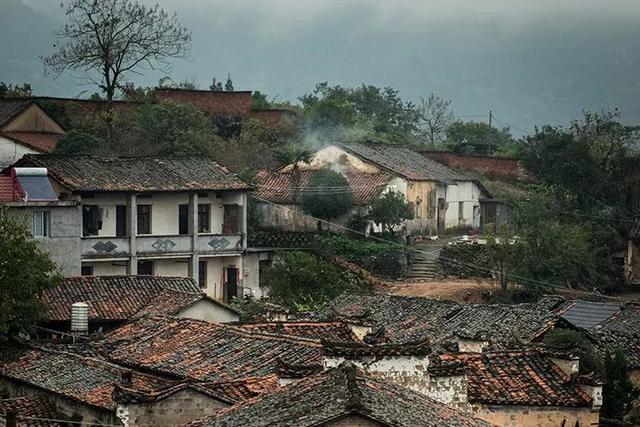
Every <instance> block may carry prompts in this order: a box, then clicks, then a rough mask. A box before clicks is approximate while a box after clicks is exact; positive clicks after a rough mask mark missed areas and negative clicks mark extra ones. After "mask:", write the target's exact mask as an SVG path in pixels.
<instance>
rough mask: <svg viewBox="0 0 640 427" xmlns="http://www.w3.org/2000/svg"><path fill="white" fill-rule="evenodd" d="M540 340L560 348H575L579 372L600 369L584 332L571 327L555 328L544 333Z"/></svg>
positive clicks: (594, 352)
mask: <svg viewBox="0 0 640 427" xmlns="http://www.w3.org/2000/svg"><path fill="white" fill-rule="evenodd" d="M542 342H543V343H544V344H545V345H547V346H549V347H553V348H556V349H560V350H568V349H575V350H576V352H577V355H578V356H579V357H580V372H581V373H588V372H592V371H598V372H600V371H601V367H600V366H599V364H598V356H597V354H596V351H595V348H594V347H593V343H592V342H591V340H589V338H587V336H586V335H585V333H584V332H580V331H574V330H571V329H555V330H553V331H551V332H549V333H547V334H545V336H544V338H543V340H542Z"/></svg>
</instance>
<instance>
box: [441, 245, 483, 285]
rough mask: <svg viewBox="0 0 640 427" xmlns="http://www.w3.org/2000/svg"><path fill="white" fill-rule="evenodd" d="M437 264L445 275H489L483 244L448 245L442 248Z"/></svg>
mask: <svg viewBox="0 0 640 427" xmlns="http://www.w3.org/2000/svg"><path fill="white" fill-rule="evenodd" d="M438 265H439V267H440V270H441V271H442V273H443V274H444V275H445V276H452V277H462V278H464V277H491V263H490V261H489V256H488V254H487V247H486V246H485V245H448V246H445V247H443V248H442V250H441V251H440V255H439V258H438Z"/></svg>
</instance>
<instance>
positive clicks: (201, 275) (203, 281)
mask: <svg viewBox="0 0 640 427" xmlns="http://www.w3.org/2000/svg"><path fill="white" fill-rule="evenodd" d="M198 284H199V285H200V288H202V289H204V288H206V287H207V261H199V262H198Z"/></svg>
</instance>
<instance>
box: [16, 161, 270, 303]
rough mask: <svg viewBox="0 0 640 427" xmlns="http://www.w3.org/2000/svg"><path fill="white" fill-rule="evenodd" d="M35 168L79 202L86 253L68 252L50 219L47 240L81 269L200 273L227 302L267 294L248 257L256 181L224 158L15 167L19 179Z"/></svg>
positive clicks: (63, 195)
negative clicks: (246, 179)
mask: <svg viewBox="0 0 640 427" xmlns="http://www.w3.org/2000/svg"><path fill="white" fill-rule="evenodd" d="M32 168H39V169H38V170H39V171H42V170H46V173H47V175H48V178H49V182H50V186H52V187H53V191H54V193H55V195H56V197H57V200H58V201H65V202H72V203H75V204H77V205H79V210H78V211H77V214H78V216H77V217H76V218H75V220H73V221H75V222H74V224H79V226H78V227H77V228H75V232H76V233H77V235H78V237H77V239H76V242H77V244H78V248H79V256H77V254H76V253H73V252H66V251H64V252H62V253H57V252H58V251H63V250H64V249H63V248H59V247H58V246H57V244H56V243H57V237H56V235H57V233H58V231H57V229H56V227H57V223H56V222H55V221H52V220H51V218H50V217H48V218H47V219H45V222H46V224H47V225H48V228H46V232H47V233H48V234H46V235H45V236H43V239H42V241H43V242H44V241H49V242H51V244H50V245H49V246H50V249H51V252H52V253H53V258H54V259H56V258H60V257H65V258H66V261H65V264H67V263H75V266H76V267H75V268H76V269H77V268H80V272H81V273H82V275H95V276H102V275H124V274H132V275H136V274H142V275H157V276H179V277H192V278H193V279H194V280H196V281H197V282H198V284H199V285H200V286H201V287H202V289H203V290H204V292H206V294H207V295H209V296H210V297H211V298H214V299H217V300H220V301H225V302H226V301H230V300H231V299H232V298H234V297H237V296H242V295H243V294H248V293H249V294H251V293H254V292H257V291H259V288H258V283H257V281H258V265H247V264H245V263H244V259H245V257H244V253H245V250H246V246H247V243H246V242H247V227H246V224H247V219H246V206H247V203H246V200H247V190H248V186H247V185H246V184H245V183H243V182H242V181H241V180H240V179H239V178H237V177H236V176H235V175H233V174H231V173H230V172H228V171H227V170H226V169H224V168H223V167H221V166H219V165H218V164H216V163H215V162H213V161H211V160H209V159H207V158H195V157H177V158H171V157H166V158H151V157H138V158H118V159H115V158H97V157H90V156H62V155H26V156H25V157H23V158H22V159H21V160H19V161H18V162H16V163H15V164H14V165H13V168H12V169H11V170H12V172H11V173H12V174H15V175H17V176H18V178H19V176H20V174H21V173H22V172H21V171H29V170H33V169H32ZM12 184H13V185H17V184H20V185H21V184H22V183H21V181H20V180H19V179H18V180H17V181H16V180H13V181H12ZM42 185H44V184H42ZM45 212H46V211H45ZM45 217H47V215H46V214H45ZM73 221H72V220H71V219H68V221H67V222H66V224H69V223H71V222H73ZM39 241H40V240H39ZM72 275H78V274H72Z"/></svg>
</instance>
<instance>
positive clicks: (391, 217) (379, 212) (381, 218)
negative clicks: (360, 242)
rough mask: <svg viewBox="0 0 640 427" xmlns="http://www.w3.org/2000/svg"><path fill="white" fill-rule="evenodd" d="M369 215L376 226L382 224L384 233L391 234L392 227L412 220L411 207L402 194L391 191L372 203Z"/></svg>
mask: <svg viewBox="0 0 640 427" xmlns="http://www.w3.org/2000/svg"><path fill="white" fill-rule="evenodd" d="M369 215H370V216H371V219H372V220H373V221H374V222H375V223H376V224H382V229H383V230H384V231H385V232H386V233H389V234H393V229H394V227H396V226H398V225H400V224H402V221H404V220H406V219H411V218H413V205H412V204H411V203H409V202H407V201H406V199H405V198H404V195H403V194H402V193H400V192H399V191H394V190H391V191H388V192H386V193H385V194H384V195H383V196H382V197H380V198H378V199H377V200H376V201H374V202H373V205H372V206H371V211H370V212H369Z"/></svg>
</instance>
